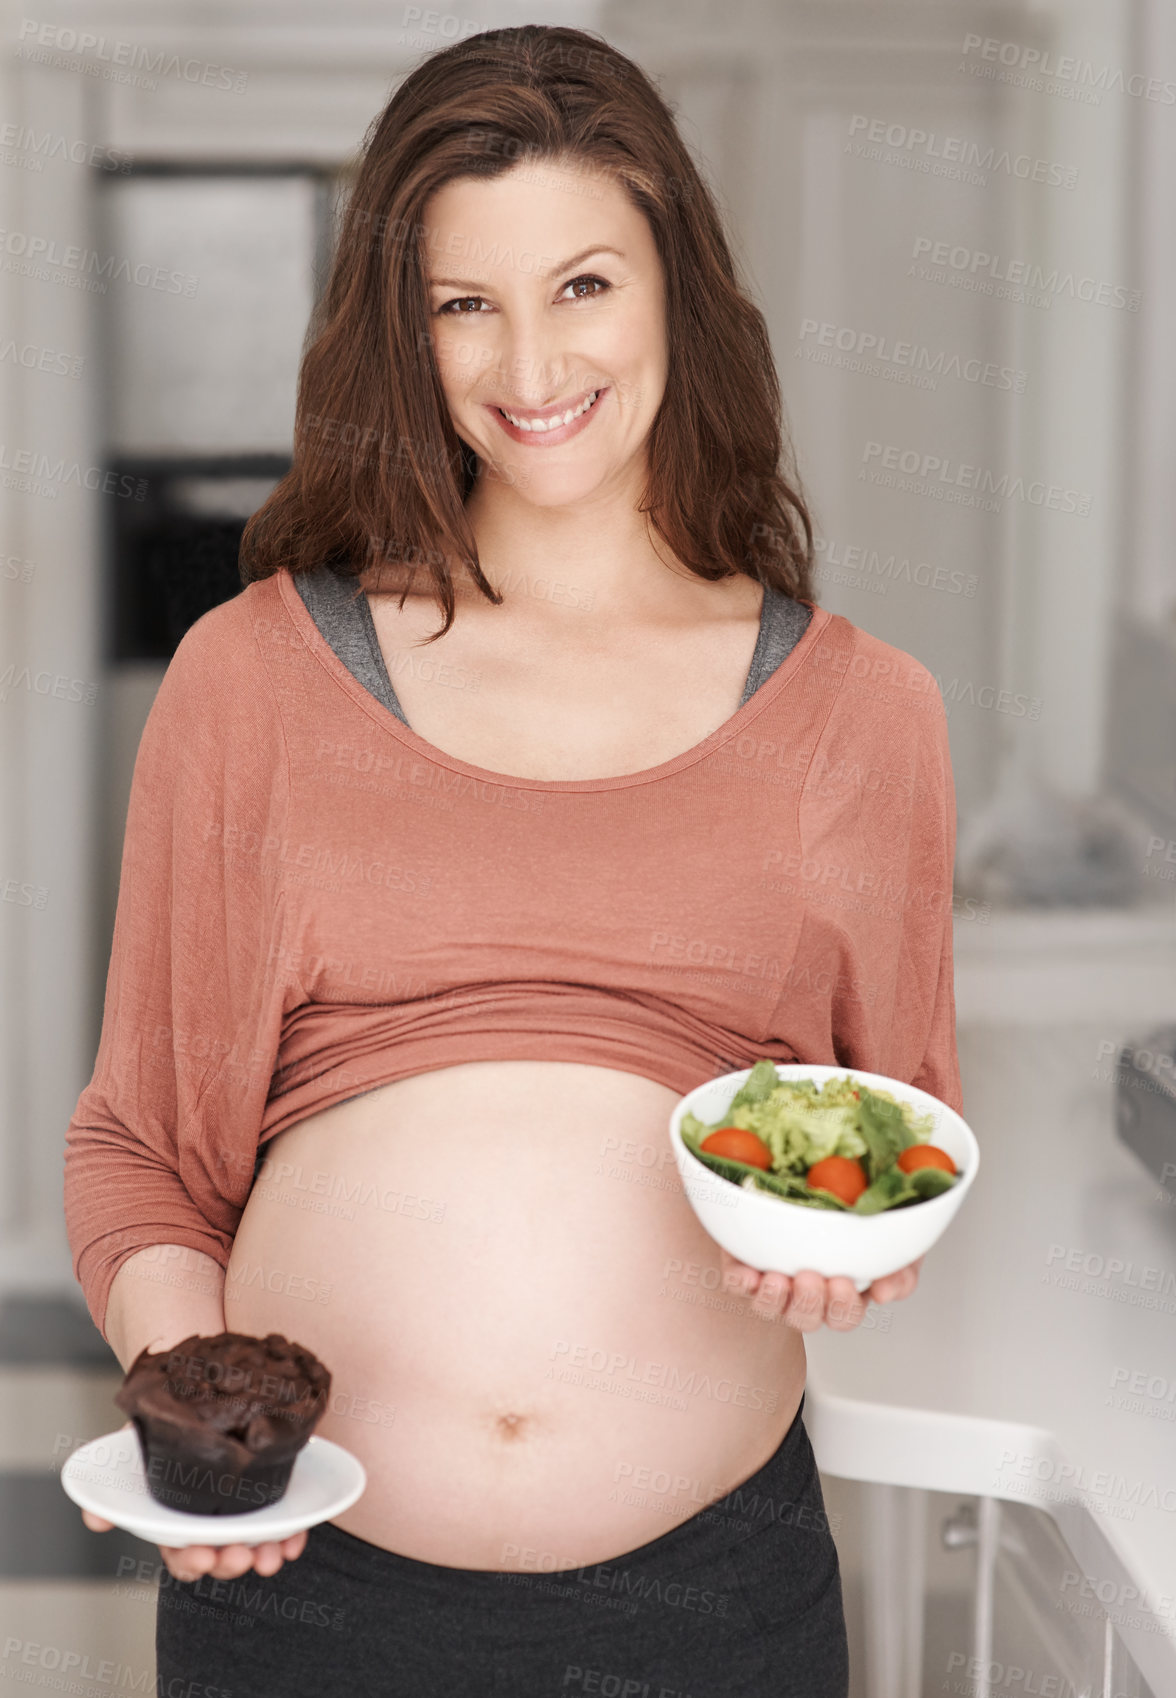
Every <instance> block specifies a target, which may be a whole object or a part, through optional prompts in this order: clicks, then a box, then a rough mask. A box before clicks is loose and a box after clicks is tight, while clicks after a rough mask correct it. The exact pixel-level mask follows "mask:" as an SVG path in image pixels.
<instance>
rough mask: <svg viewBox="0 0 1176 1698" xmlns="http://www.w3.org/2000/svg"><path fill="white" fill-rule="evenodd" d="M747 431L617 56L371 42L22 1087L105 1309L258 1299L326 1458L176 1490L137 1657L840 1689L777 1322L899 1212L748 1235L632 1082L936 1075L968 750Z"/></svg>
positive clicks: (694, 254) (250, 1328)
mask: <svg viewBox="0 0 1176 1698" xmlns="http://www.w3.org/2000/svg"><path fill="white" fill-rule="evenodd" d="M782 455H783V449H782V435H781V409H780V401H779V393H778V389H777V384H776V378H775V374H774V371H773V367H772V361H771V355H770V350H769V344H768V338H767V333H766V328H765V325H764V321H763V319H762V317H761V315H760V314H759V312H758V311H757V310H756V309H755V307H754V306H753V305H752V304H751V303H750V302H749V300H748V298H747V295H746V294H745V293H744V292H743V290H742V289H741V287H740V285H739V283H738V282H737V279H736V273H735V269H734V266H733V263H732V259H731V256H730V252H729V249H728V246H727V243H726V240H725V238H724V235H723V233H722V229H721V224H720V220H719V217H718V214H717V212H716V208H715V205H714V202H713V200H712V198H711V196H710V194H709V192H708V190H707V188H706V186H705V185H704V183H703V182H702V180H701V178H700V176H699V175H698V173H697V171H696V169H695V167H694V165H693V164H692V162H691V159H690V157H689V155H688V153H687V151H686V149H685V147H684V145H683V143H682V141H681V139H680V137H679V135H678V134H677V132H676V129H675V126H674V123H673V119H672V117H671V114H670V112H669V110H668V109H667V106H666V105H665V103H664V101H663V100H662V98H661V97H660V95H659V94H658V92H657V91H656V90H655V88H654V87H653V86H652V85H651V83H650V82H649V80H648V79H647V78H646V77H645V76H644V75H643V74H642V73H641V71H640V70H639V69H638V68H637V67H636V66H635V65H634V64H632V63H631V62H630V61H629V60H628V59H626V58H624V57H623V56H622V55H620V54H619V53H617V52H615V51H613V50H612V49H611V48H609V47H608V46H607V45H606V44H604V43H602V42H601V41H600V40H599V39H597V38H595V37H593V36H590V35H585V34H583V33H581V32H578V31H575V30H570V29H563V28H543V27H538V26H526V27H524V28H518V29H510V30H505V31H503V32H501V33H493V34H485V35H477V36H472V37H470V38H468V39H466V40H464V41H462V42H461V43H459V44H457V45H455V46H453V47H451V48H449V49H447V50H446V51H443V52H441V53H438V54H437V55H436V56H435V57H433V58H432V59H430V60H429V61H428V62H427V63H426V64H424V65H422V66H421V67H420V68H418V69H417V70H416V71H415V72H413V74H412V75H410V76H409V77H408V78H407V80H406V81H405V82H404V83H403V84H402V85H401V86H400V88H399V89H398V91H397V93H396V94H395V96H394V98H393V99H392V100H391V102H390V104H389V106H388V108H387V110H386V111H385V112H384V114H383V116H382V117H381V119H380V120H379V122H378V124H377V125H376V126H375V127H374V130H373V132H372V134H371V136H370V138H369V142H368V146H367V149H366V152H365V155H364V159H363V162H362V166H361V169H360V170H359V173H358V176H357V178H356V181H355V184H354V188H353V192H352V194H351V197H350V200H349V203H348V206H347V209H346V212H345V215H344V217H343V220H342V224H341V229H340V235H339V241H338V245H337V251H336V255H335V258H334V262H333V266H332V270H331V273H330V277H329V279H328V282H327V285H326V288H325V291H324V295H323V298H322V300H321V302H320V303H319V306H318V307H317V309H316V319H315V323H314V325H313V327H312V335H311V337H310V339H309V341H308V346H307V351H306V354H305V358H304V362H303V369H302V374H301V383H300V389H299V397H298V410H297V418H296V423H295V453H294V460H293V467H292V470H291V471H290V472H289V474H288V475H287V476H286V477H285V478H284V479H283V480H282V481H281V482H280V483H279V484H278V486H277V488H276V489H275V490H274V491H273V493H272V495H271V496H270V498H269V499H268V500H267V502H266V503H265V505H264V506H263V507H262V508H261V509H260V511H259V512H257V513H256V514H255V515H254V516H253V518H252V519H251V521H250V523H249V525H248V526H247V528H246V532H245V536H244V539H243V543H242V578H243V582H244V585H245V587H244V588H243V590H242V592H241V593H240V594H239V595H237V596H235V597H233V598H232V599H231V600H229V601H228V602H225V603H223V604H222V605H220V606H218V607H215V608H214V609H212V611H211V612H209V613H206V614H205V615H204V616H203V618H201V619H199V620H198V621H197V622H196V623H195V625H193V626H192V627H191V629H190V630H189V631H188V632H187V634H186V635H185V636H184V638H183V640H182V641H181V643H180V644H179V647H178V648H177V650H176V652H175V655H174V657H173V659H172V661H171V663H170V665H169V666H168V668H167V672H166V674H165V676H164V679H163V681H162V683H161V685H160V688H159V691H158V694H157V697H156V700H155V702H154V704H153V706H152V709H151V713H150V715H149V717H148V721H147V725H146V728H145V730H144V733H143V738H142V742H141V744H140V748H139V754H138V759H137V763H136V767H135V773H134V782H133V787H132V792H131V800H130V808H129V813H128V819H127V829H126V840H125V847H124V853H123V864H122V875H121V886H120V894H119V903H118V911H117V919H116V924H115V933H114V941H113V949H112V957H111V963H110V973H109V980H108V985H107V993H106V1003H105V1012H104V1021H103V1027H102V1036H101V1043H100V1048H99V1053H98V1058H97V1063H96V1066H95V1070H94V1075H93V1078H92V1079H91V1081H90V1083H89V1085H88V1086H87V1087H86V1089H85V1090H84V1091H83V1093H82V1096H81V1098H80V1100H79V1102H78V1106H77V1110H76V1112H75V1115H74V1118H73V1120H72V1122H71V1124H70V1128H69V1132H68V1138H67V1159H66V1208H67V1220H68V1226H69V1232H70V1239H71V1244H72V1247H73V1252H74V1258H75V1271H76V1274H77V1277H78V1279H79V1281H80V1282H81V1285H82V1287H83V1290H84V1292H85V1295H86V1299H87V1302H88V1304H89V1306H90V1310H91V1313H92V1314H93V1316H94V1319H95V1321H96V1323H97V1324H98V1326H99V1327H100V1328H101V1329H102V1331H103V1334H104V1336H105V1337H106V1339H107V1340H108V1341H109V1342H110V1344H111V1346H112V1348H113V1349H114V1351H115V1352H116V1354H117V1356H118V1359H119V1361H120V1362H121V1363H122V1364H123V1366H124V1368H125V1367H126V1366H128V1365H129V1364H130V1362H131V1361H132V1360H133V1358H134V1356H135V1355H136V1353H137V1352H138V1351H139V1350H141V1349H142V1348H144V1347H145V1346H149V1347H151V1348H152V1349H155V1350H161V1349H163V1348H165V1347H167V1346H170V1345H171V1344H173V1343H175V1342H176V1341H178V1340H179V1339H181V1338H183V1337H185V1336H187V1335H188V1334H191V1333H205V1334H207V1333H214V1332H218V1331H221V1330H223V1329H225V1328H226V1327H227V1328H228V1329H230V1330H232V1331H237V1332H244V1333H253V1334H263V1333H266V1332H269V1331H274V1332H280V1333H283V1334H285V1335H286V1336H287V1337H288V1338H292V1339H295V1340H298V1341H300V1342H302V1343H304V1344H306V1345H307V1346H309V1347H310V1349H312V1350H313V1351H315V1352H316V1353H317V1354H318V1355H320V1356H321V1357H322V1359H323V1360H324V1361H325V1363H326V1364H327V1366H328V1367H329V1368H330V1370H331V1373H332V1375H333V1385H332V1394H331V1399H330V1408H329V1412H328V1414H327V1415H326V1417H325V1418H324V1419H323V1421H322V1423H321V1425H320V1426H319V1428H318V1431H319V1432H320V1433H321V1434H322V1435H323V1436H324V1437H326V1438H329V1439H333V1440H335V1441H337V1442H338V1443H339V1444H341V1445H344V1446H345V1447H346V1448H347V1449H348V1450H350V1451H352V1452H354V1453H355V1455H357V1456H358V1457H359V1458H360V1459H361V1461H362V1462H363V1464H364V1467H365V1468H366V1470H367V1476H368V1485H367V1490H366V1491H365V1493H364V1494H363V1496H362V1497H361V1498H360V1499H359V1501H358V1502H357V1503H355V1504H354V1505H353V1506H352V1508H351V1509H349V1510H348V1511H346V1513H343V1514H340V1515H338V1516H337V1517H336V1518H334V1519H333V1520H330V1521H327V1522H323V1523H320V1524H319V1525H317V1526H315V1527H312V1528H311V1529H310V1530H309V1531H308V1532H302V1533H299V1534H297V1535H295V1536H294V1537H292V1538H289V1539H287V1540H285V1541H283V1542H282V1543H281V1544H280V1545H278V1544H260V1545H257V1546H253V1547H247V1546H245V1545H232V1546H229V1547H227V1548H224V1549H220V1550H213V1549H211V1548H208V1547H199V1546H188V1547H184V1548H178V1547H177V1548H168V1549H165V1551H164V1553H163V1554H164V1559H165V1563H166V1568H165V1570H164V1571H163V1572H162V1573H161V1585H160V1591H159V1600H158V1611H157V1629H156V1632H157V1651H158V1662H159V1681H160V1683H161V1684H160V1690H161V1691H163V1692H171V1691H172V1690H173V1689H174V1690H176V1691H178V1690H180V1689H181V1687H183V1689H184V1690H189V1689H190V1690H193V1691H195V1690H197V1687H195V1686H192V1687H191V1688H189V1687H188V1686H187V1685H185V1684H184V1683H185V1682H195V1681H199V1682H201V1683H202V1684H201V1685H200V1687H199V1690H200V1691H201V1692H203V1693H212V1692H214V1691H215V1692H217V1693H222V1692H223V1693H227V1692H231V1693H232V1694H233V1698H263V1695H264V1698H275V1695H277V1694H281V1695H283V1698H296V1695H300V1694H308V1695H309V1694H314V1695H315V1698H323V1695H324V1694H326V1695H334V1694H338V1695H340V1698H343V1695H346V1698H357V1695H360V1694H369V1693H370V1694H388V1695H396V1698H401V1695H403V1698H428V1695H430V1694H434V1693H436V1694H442V1693H444V1694H446V1695H447V1698H454V1695H469V1698H475V1695H476V1698H485V1695H486V1694H488V1693H504V1694H506V1693H509V1694H512V1695H513V1698H540V1695H543V1698H550V1695H554V1694H557V1693H559V1694H578V1693H598V1694H599V1693H617V1694H622V1693H623V1694H628V1695H632V1698H645V1695H658V1694H660V1695H661V1698H671V1695H672V1698H678V1695H685V1694H689V1695H690V1698H740V1695H745V1698H768V1695H769V1694H771V1695H773V1698H786V1695H795V1698H845V1694H846V1691H847V1683H848V1669H847V1646H846V1633H845V1621H844V1614H843V1608H842V1596H841V1584H840V1572H839V1567H838V1559H837V1551H836V1548H835V1546H834V1543H833V1539H832V1537H831V1533H830V1529H829V1525H828V1521H827V1519H826V1517H825V1516H824V1514H823V1505H822V1498H821V1488H820V1482H819V1479H818V1475H817V1472H816V1467H815V1463H814V1458H813V1453H812V1450H811V1447H810V1445H809V1440H808V1436H807V1434H806V1432H805V1428H804V1425H803V1420H802V1413H803V1391H804V1382H805V1351H804V1334H805V1333H806V1332H808V1331H811V1330H812V1329H814V1328H817V1327H820V1326H822V1325H827V1326H831V1327H835V1328H837V1329H840V1330H843V1331H848V1330H850V1329H852V1328H854V1327H857V1326H859V1325H860V1324H861V1322H862V1320H863V1318H864V1316H865V1314H866V1299H867V1298H873V1299H874V1300H875V1301H877V1302H883V1303H884V1302H887V1301H890V1300H892V1299H897V1298H902V1297H905V1296H906V1295H908V1294H909V1293H910V1291H911V1290H912V1289H913V1288H914V1285H915V1280H916V1277H917V1266H916V1267H913V1268H908V1269H904V1270H902V1271H900V1272H897V1273H895V1274H892V1275H891V1276H889V1277H888V1278H886V1279H884V1280H880V1281H878V1282H877V1283H876V1284H875V1285H874V1286H873V1287H872V1289H871V1291H870V1292H869V1293H867V1294H866V1297H862V1296H859V1294H858V1293H857V1292H856V1291H855V1289H854V1287H853V1285H852V1283H851V1282H850V1281H849V1280H848V1279H836V1278H835V1279H829V1280H825V1279H822V1278H821V1277H819V1276H818V1275H816V1274H815V1273H811V1272H802V1273H798V1274H797V1275H796V1276H795V1278H792V1279H788V1278H785V1277H783V1276H780V1275H776V1274H768V1275H760V1274H758V1273H756V1272H754V1271H753V1270H751V1269H749V1268H745V1267H743V1266H741V1265H739V1264H737V1263H735V1262H734V1261H732V1260H731V1259H730V1258H728V1257H726V1256H725V1255H724V1254H721V1253H720V1252H719V1250H718V1248H717V1246H716V1245H715V1244H714V1243H713V1242H712V1241H711V1240H710V1239H709V1238H708V1237H707V1236H706V1235H705V1234H704V1233H703V1231H702V1229H701V1227H700V1226H699V1223H698V1221H697V1219H696V1217H695V1215H694V1214H693V1212H692V1210H691V1208H690V1205H689V1202H688V1200H687V1199H686V1197H685V1196H684V1194H683V1192H682V1188H681V1185H680V1183H679V1181H678V1179H677V1174H676V1169H675V1166H674V1162H673V1158H672V1154H671V1150H670V1144H669V1135H668V1121H669V1117H670V1112H671V1110H672V1109H673V1107H674V1105H675V1103H676V1102H677V1101H678V1099H679V1097H680V1096H681V1095H682V1093H684V1092H686V1091H688V1090H690V1089H691V1088H693V1087H694V1086H695V1085H697V1084H699V1083H701V1082H702V1081H703V1080H705V1079H707V1078H711V1077H714V1076H715V1075H716V1074H719V1073H724V1072H730V1071H732V1070H734V1069H737V1068H743V1067H747V1066H750V1065H751V1063H752V1062H753V1061H754V1060H755V1059H756V1058H757V1057H760V1056H770V1057H772V1058H774V1059H776V1060H778V1061H782V1062H787V1061H796V1060H800V1061H803V1062H807V1063H828V1064H833V1065H837V1066H846V1067H859V1068H862V1069H871V1070H875V1071H878V1072H883V1073H888V1074H890V1075H892V1076H895V1077H898V1078H900V1079H903V1080H907V1081H910V1082H912V1083H914V1084H917V1085H919V1086H921V1087H923V1088H924V1089H926V1090H928V1091H931V1092H932V1093H934V1094H935V1095H937V1096H939V1097H941V1098H943V1099H944V1100H945V1101H947V1102H948V1103H950V1104H952V1106H954V1107H959V1106H961V1093H960V1083H959V1073H958V1066H957V1060H956V1050H955V1035H954V1004H953V993H952V952H951V944H952V931H951V882H952V861H953V854H954V838H955V803H954V791H953V786H952V775H951V766H950V759H949V752H948V740H947V727H946V718H945V714H944V709H943V703H942V699H941V697H940V695H939V693H938V691H937V689H936V687H935V683H934V680H933V678H932V676H931V674H930V673H929V672H928V671H927V670H926V668H925V667H923V666H922V665H921V664H920V663H919V662H918V661H916V660H914V659H912V658H911V657H910V656H908V655H907V654H905V653H904V652H903V651H902V650H900V649H897V648H894V647H891V646H889V645H887V644H886V643H884V642H882V641H880V640H878V639H877V638H874V637H872V636H870V635H869V634H868V633H866V632H865V631H862V630H859V629H858V628H857V627H856V626H854V625H853V624H851V623H850V622H849V621H847V620H846V619H844V618H842V617H840V616H835V615H832V614H830V613H829V612H828V611H826V610H824V609H822V608H820V607H819V606H818V605H817V604H816V602H815V601H814V599H813V597H812V589H811V554H812V527H811V522H810V519H809V517H808V514H807V512H806V509H805V506H804V504H803V501H802V499H801V497H800V495H799V493H798V492H797V487H796V484H795V480H794V478H792V475H791V473H790V472H787V471H782V470H781V465H782ZM87 1520H88V1523H89V1525H90V1526H92V1527H96V1528H100V1527H102V1526H104V1525H106V1524H105V1523H103V1522H100V1521H99V1520H97V1518H95V1517H92V1516H87ZM169 1683H170V1684H169Z"/></svg>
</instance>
